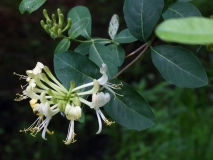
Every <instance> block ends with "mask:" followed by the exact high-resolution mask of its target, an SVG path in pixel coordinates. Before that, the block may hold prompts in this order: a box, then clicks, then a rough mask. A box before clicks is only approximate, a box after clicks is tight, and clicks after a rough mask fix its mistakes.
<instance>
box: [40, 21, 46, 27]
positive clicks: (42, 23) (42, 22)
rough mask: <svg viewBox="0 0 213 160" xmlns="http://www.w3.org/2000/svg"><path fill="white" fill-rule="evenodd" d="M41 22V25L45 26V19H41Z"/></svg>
mask: <svg viewBox="0 0 213 160" xmlns="http://www.w3.org/2000/svg"><path fill="white" fill-rule="evenodd" d="M40 24H41V26H42V27H43V28H44V26H45V23H44V21H43V20H41V21H40Z"/></svg>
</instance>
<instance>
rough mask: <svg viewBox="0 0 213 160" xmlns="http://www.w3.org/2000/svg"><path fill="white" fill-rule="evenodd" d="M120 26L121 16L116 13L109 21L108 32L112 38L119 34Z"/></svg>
mask: <svg viewBox="0 0 213 160" xmlns="http://www.w3.org/2000/svg"><path fill="white" fill-rule="evenodd" d="M118 27H119V17H118V15H117V14H114V15H113V16H112V18H111V20H110V22H109V29H108V33H109V36H110V38H111V39H114V37H115V35H116V34H117V31H118Z"/></svg>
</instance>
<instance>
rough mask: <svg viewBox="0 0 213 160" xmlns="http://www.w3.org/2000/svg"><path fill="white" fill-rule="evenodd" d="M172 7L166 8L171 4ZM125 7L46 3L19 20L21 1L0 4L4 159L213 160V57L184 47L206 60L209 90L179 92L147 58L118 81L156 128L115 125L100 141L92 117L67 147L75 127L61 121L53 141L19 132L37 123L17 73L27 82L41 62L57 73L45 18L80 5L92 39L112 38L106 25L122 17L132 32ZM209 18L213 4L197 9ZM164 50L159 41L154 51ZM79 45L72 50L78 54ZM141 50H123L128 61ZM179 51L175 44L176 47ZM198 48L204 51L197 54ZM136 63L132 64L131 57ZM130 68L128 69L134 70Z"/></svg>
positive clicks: (110, 0)
mask: <svg viewBox="0 0 213 160" xmlns="http://www.w3.org/2000/svg"><path fill="white" fill-rule="evenodd" d="M171 1H172V0H167V1H166V2H167V3H169V2H171ZM123 2H124V1H123V0H121V1H115V0H78V1H74V0H58V1H56V0H47V2H46V3H45V4H44V5H43V6H42V7H41V8H40V9H39V10H37V11H35V12H33V13H32V14H24V15H22V14H20V12H19V10H18V7H19V3H20V1H12V0H1V2H0V66H1V68H0V75H1V76H0V84H1V85H0V109H1V111H0V136H1V139H0V159H2V160H9V159H21V160H22V159H23V160H25V159H26V160H28V159H33V160H40V159H56V160H58V159H65V158H67V159H72V160H81V159H86V160H96V159H115V160H120V159H124V160H129V159H131V160H134V159H137V160H138V159H145V160H148V159H154V160H155V159H158V160H164V159H165V160H167V159H172V160H176V159H177V160H179V159H184V160H191V159H194V160H200V159H206V160H211V159H212V158H213V120H212V117H213V101H212V100H213V93H212V89H213V85H212V80H213V72H212V60H213V56H212V53H210V52H208V51H206V49H205V47H204V46H203V47H201V48H200V46H184V47H186V48H188V49H189V50H191V51H192V52H193V53H195V55H196V56H197V57H198V58H199V59H200V61H201V63H202V65H203V66H204V67H205V69H206V71H207V74H208V77H209V81H210V82H209V85H208V86H206V87H203V88H198V89H184V88H177V87H175V86H173V85H170V84H169V83H167V82H165V81H164V80H163V79H162V78H161V76H160V74H159V73H158V71H157V69H156V68H155V67H154V66H153V64H152V62H151V60H150V52H149V51H147V52H146V53H145V55H144V56H142V57H141V58H140V59H139V60H138V61H137V62H136V63H135V64H134V65H132V66H131V67H130V68H129V69H128V70H126V72H124V74H122V75H121V76H120V77H119V79H122V80H124V81H127V82H128V83H129V84H131V85H132V86H133V87H135V88H136V90H137V91H138V92H139V93H140V94H141V95H143V96H144V97H145V99H146V100H147V101H148V102H149V103H150V105H151V107H152V109H153V111H154V113H155V115H156V119H157V125H156V126H154V127H152V128H150V129H147V130H145V131H140V132H138V131H132V130H128V129H125V128H123V127H121V126H120V125H119V124H113V125H112V126H110V127H108V126H106V125H103V131H102V133H101V134H99V135H96V134H95V133H96V131H97V129H98V122H97V119H96V115H95V114H94V112H91V113H90V111H88V112H87V113H86V121H85V123H84V124H81V123H78V122H77V123H76V125H75V133H77V137H76V138H77V142H75V143H74V144H70V145H69V146H67V145H65V144H64V143H63V141H62V140H65V138H66V134H67V130H68V124H69V122H68V121H67V120H66V119H65V118H63V117H62V116H60V115H59V114H58V115H56V116H54V118H53V119H52V120H51V123H50V125H49V129H50V130H54V132H55V133H54V134H53V135H47V139H48V140H47V141H45V140H43V139H42V138H41V134H40V133H39V134H38V135H37V137H36V138H34V137H32V136H31V135H30V134H24V133H20V132H19V130H20V129H23V128H26V127H28V126H30V125H31V124H32V123H33V122H34V121H35V119H36V118H37V117H36V116H35V115H34V114H33V112H32V110H31V108H30V106H29V104H28V100H23V101H21V102H15V101H14V98H15V94H16V93H20V92H21V89H20V84H23V83H24V81H19V77H17V76H14V75H13V72H17V73H20V74H25V71H26V70H28V69H33V68H34V66H35V64H36V62H37V61H40V62H42V63H43V64H45V65H47V66H49V67H50V68H51V70H52V71H53V61H52V60H53V52H54V49H55V47H56V45H57V43H58V42H59V40H58V39H56V40H52V39H51V38H50V37H49V36H48V35H47V34H46V32H44V30H43V29H42V27H41V26H40V20H41V19H44V18H43V15H42V10H43V9H44V8H46V9H47V10H48V13H49V14H52V13H56V10H57V8H60V9H61V10H62V12H63V13H64V15H67V13H68V11H69V10H70V9H71V8H72V7H74V6H77V5H83V6H86V7H88V8H89V10H90V12H91V15H92V35H93V37H102V38H109V36H108V35H107V30H108V23H109V21H110V18H111V16H112V15H113V14H114V13H116V14H118V15H119V17H120V23H121V24H120V30H119V31H121V30H122V29H124V28H126V25H125V22H124V19H123ZM192 3H193V4H194V5H195V6H196V7H197V8H199V10H200V11H201V13H202V14H203V16H205V17H209V16H210V15H211V14H213V11H212V8H213V2H212V1H209V0H194V1H193V2H192ZM159 44H164V42H162V41H159V40H157V39H156V40H155V41H154V43H153V45H159ZM77 45H78V43H73V42H72V44H71V48H70V49H74V48H75V47H76V46H77ZM141 45H142V43H141V42H136V43H132V44H127V45H123V47H124V49H125V51H126V54H128V53H130V52H132V51H134V50H135V49H137V47H139V46H141ZM175 45H177V44H175ZM199 48H200V49H199ZM133 58H134V57H133ZM131 60H132V58H129V59H127V60H126V62H125V63H124V65H123V66H125V65H126V64H127V63H128V62H130V61H131Z"/></svg>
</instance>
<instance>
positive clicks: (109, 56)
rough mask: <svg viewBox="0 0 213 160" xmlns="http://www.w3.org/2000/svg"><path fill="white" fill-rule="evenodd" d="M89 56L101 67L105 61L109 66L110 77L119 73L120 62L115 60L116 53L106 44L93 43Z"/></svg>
mask: <svg viewBox="0 0 213 160" xmlns="http://www.w3.org/2000/svg"><path fill="white" fill-rule="evenodd" d="M89 58H90V59H91V60H92V61H93V62H95V63H96V64H97V65H98V66H99V67H101V66H102V63H105V64H106V65H107V67H108V71H107V75H108V76H109V78H112V77H113V76H115V75H116V74H117V72H118V67H117V66H118V64H117V61H115V59H116V55H115V54H114V53H112V52H111V51H110V50H109V49H108V48H107V47H105V46H104V45H102V44H99V43H93V44H92V45H91V47H90V50H89Z"/></svg>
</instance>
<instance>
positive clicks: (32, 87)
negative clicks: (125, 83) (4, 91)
mask: <svg viewBox="0 0 213 160" xmlns="http://www.w3.org/2000/svg"><path fill="white" fill-rule="evenodd" d="M100 72H101V74H102V77H100V78H99V79H97V80H96V79H94V80H93V82H90V83H86V84H84V85H81V86H78V87H75V82H74V81H71V82H70V88H69V90H67V89H66V88H65V87H64V86H63V85H62V84H61V83H60V82H59V81H58V80H57V79H56V78H55V77H54V76H53V74H52V73H51V71H50V70H49V68H48V67H47V66H44V65H43V64H42V63H40V62H38V63H37V64H36V66H35V68H34V69H33V70H27V71H26V74H27V76H23V75H19V74H16V73H15V74H16V75H19V76H20V79H25V80H26V82H27V84H26V85H24V86H21V87H22V89H23V92H22V94H17V98H16V99H15V100H16V101H21V100H23V99H27V98H30V99H31V100H30V102H29V103H30V106H31V107H32V110H33V112H34V113H35V114H36V115H37V116H38V118H37V119H36V121H35V122H34V123H33V124H32V125H31V126H30V127H29V128H27V129H24V130H21V132H27V131H30V132H31V135H32V136H36V134H37V133H38V132H39V131H41V130H42V138H43V139H46V137H45V134H46V132H47V133H48V134H53V132H50V131H49V130H48V128H47V127H48V124H49V123H50V120H51V119H52V117H53V116H54V115H56V114H57V113H59V112H62V113H63V114H64V115H65V116H66V118H67V119H68V120H69V121H70V124H69V128H68V134H67V138H66V140H65V141H64V143H65V144H67V145H68V144H70V143H73V142H75V139H74V137H75V135H76V134H75V133H74V121H78V120H79V119H80V118H81V115H82V109H81V103H83V104H86V105H87V106H89V107H90V108H91V109H94V110H95V112H96V115H97V118H98V123H99V129H98V131H97V134H99V133H100V132H101V130H102V121H101V119H102V120H103V121H104V122H105V123H106V124H107V125H109V126H110V125H111V124H112V123H113V122H111V121H109V120H108V119H106V118H105V116H104V114H103V113H102V112H101V110H100V107H102V106H104V105H105V104H106V103H108V102H109V101H110V98H111V97H110V94H109V93H103V92H99V91H100V87H101V86H102V87H104V88H106V89H107V90H108V91H110V92H111V93H112V94H113V95H114V96H115V95H116V93H115V92H114V91H113V89H121V88H120V86H121V85H122V84H119V85H115V84H111V83H108V76H107V74H106V72H107V66H106V64H102V67H101V68H100ZM88 87H90V88H91V87H92V88H91V89H87V88H88ZM82 90H84V91H82ZM89 95H91V96H92V101H91V102H90V101H88V100H87V99H85V97H88V96H89Z"/></svg>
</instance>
